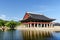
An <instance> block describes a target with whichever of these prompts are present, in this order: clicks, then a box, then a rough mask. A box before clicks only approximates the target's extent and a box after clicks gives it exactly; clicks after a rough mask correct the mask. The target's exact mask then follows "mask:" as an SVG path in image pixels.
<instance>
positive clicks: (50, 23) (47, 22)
mask: <svg viewBox="0 0 60 40" xmlns="http://www.w3.org/2000/svg"><path fill="white" fill-rule="evenodd" d="M24 24H52V22H24Z"/></svg>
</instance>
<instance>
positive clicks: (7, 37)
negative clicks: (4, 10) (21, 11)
mask: <svg viewBox="0 0 60 40" xmlns="http://www.w3.org/2000/svg"><path fill="white" fill-rule="evenodd" d="M0 40H60V32H49V31H30V30H7V31H1V30H0Z"/></svg>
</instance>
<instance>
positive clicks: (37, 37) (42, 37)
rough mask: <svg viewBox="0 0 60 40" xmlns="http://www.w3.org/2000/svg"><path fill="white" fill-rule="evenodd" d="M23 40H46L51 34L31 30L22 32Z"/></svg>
mask: <svg viewBox="0 0 60 40" xmlns="http://www.w3.org/2000/svg"><path fill="white" fill-rule="evenodd" d="M22 34H23V40H47V39H46V38H49V37H51V36H52V33H51V32H49V31H37V30H35V31H32V30H25V31H22Z"/></svg>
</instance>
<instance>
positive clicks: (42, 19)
mask: <svg viewBox="0 0 60 40" xmlns="http://www.w3.org/2000/svg"><path fill="white" fill-rule="evenodd" d="M54 20H55V19H52V18H48V17H46V16H45V15H42V14H33V13H31V12H26V14H25V16H24V18H23V20H21V23H22V24H23V25H24V27H53V22H52V21H54Z"/></svg>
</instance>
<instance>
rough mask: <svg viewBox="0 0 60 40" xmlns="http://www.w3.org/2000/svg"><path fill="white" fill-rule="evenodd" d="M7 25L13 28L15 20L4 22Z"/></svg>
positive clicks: (15, 24) (15, 23)
mask: <svg viewBox="0 0 60 40" xmlns="http://www.w3.org/2000/svg"><path fill="white" fill-rule="evenodd" d="M5 25H6V26H7V27H10V28H11V29H14V28H15V27H16V26H17V22H15V21H13V20H11V21H9V22H7V23H6V24H5Z"/></svg>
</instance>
